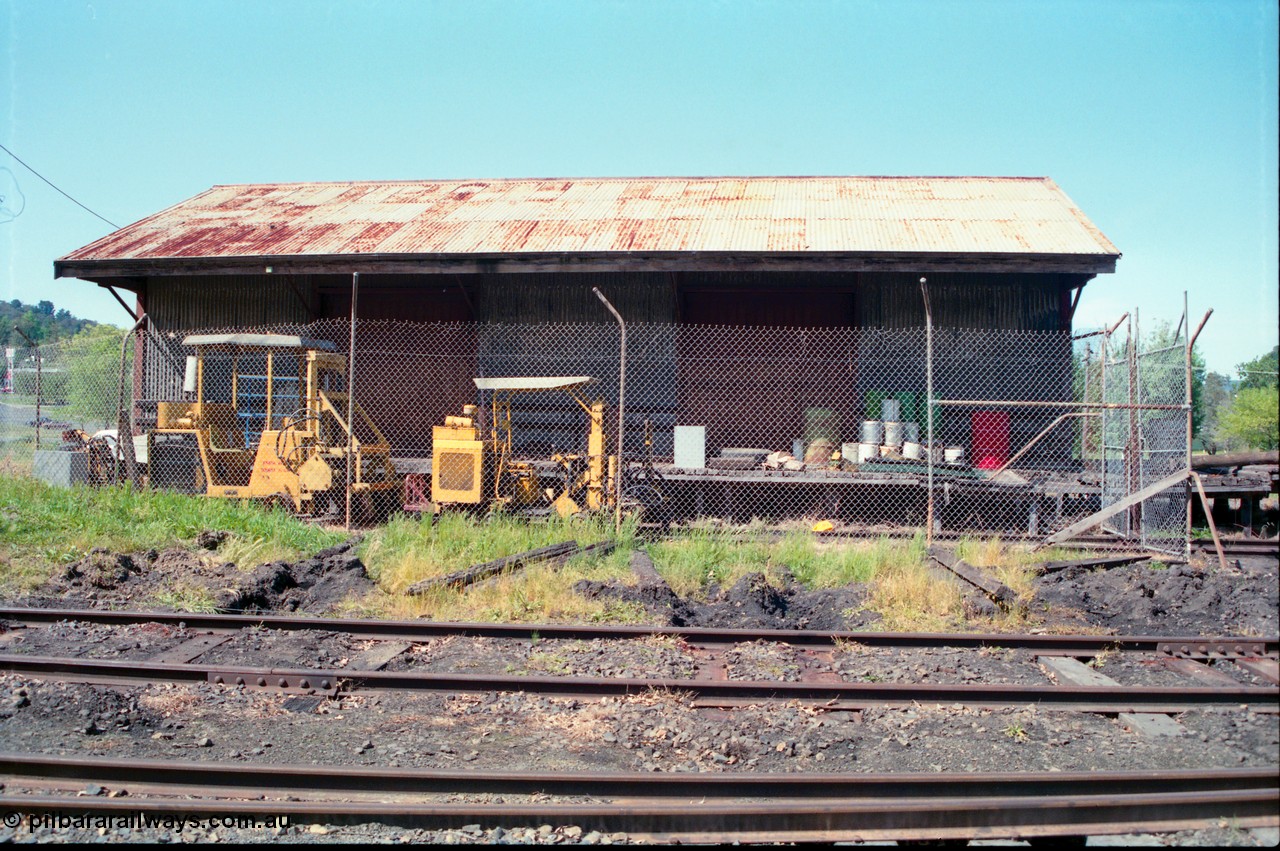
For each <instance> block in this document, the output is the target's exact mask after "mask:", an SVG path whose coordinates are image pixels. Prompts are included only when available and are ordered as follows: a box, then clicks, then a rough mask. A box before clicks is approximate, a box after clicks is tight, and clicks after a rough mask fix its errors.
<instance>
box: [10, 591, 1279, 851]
mask: <svg viewBox="0 0 1280 851" xmlns="http://www.w3.org/2000/svg"><path fill="white" fill-rule="evenodd" d="M0 624H3V627H4V631H3V632H0V671H5V672H8V673H10V674H14V675H17V676H18V677H19V678H20V679H21V680H23V681H26V682H31V681H32V680H62V681H72V682H87V683H105V684H108V685H127V686H131V687H140V686H142V687H145V686H150V685H154V684H159V683H185V684H189V685H197V686H198V687H199V688H200V689H205V690H207V689H213V690H214V692H212V693H214V694H216V693H218V690H223V689H226V690H236V691H244V692H249V691H263V690H265V691H276V692H282V693H284V694H286V695H289V696H297V695H302V694H306V695H309V696H310V697H309V698H307V699H310V700H324V699H325V698H327V697H342V696H343V695H344V694H346V693H351V692H357V693H359V692H368V693H371V694H377V693H379V692H382V693H387V692H435V693H444V694H455V693H473V694H475V693H501V692H514V691H519V692H526V693H534V694H541V695H557V696H562V697H569V696H571V697H577V698H585V699H589V700H594V699H599V698H601V697H603V696H619V695H626V694H637V693H645V692H651V691H653V690H655V689H659V690H666V691H676V692H680V693H682V695H683V696H685V697H687V698H688V703H689V705H690V706H692V707H695V708H696V709H698V711H702V710H704V709H712V710H714V709H719V710H720V711H723V709H724V708H726V707H727V708H730V709H732V708H733V707H735V706H742V705H754V706H766V707H767V706H770V705H772V704H773V703H775V702H776V703H778V704H779V705H782V704H784V703H785V704H795V703H797V702H799V703H803V704H806V705H808V706H809V707H811V708H812V709H813V711H815V712H819V713H823V712H827V711H831V712H837V711H840V710H854V711H863V710H867V709H871V708H880V709H886V708H887V709H890V710H895V711H897V710H903V711H915V710H918V709H919V708H920V707H925V706H931V705H932V706H938V707H947V708H954V707H961V706H963V707H969V708H982V707H986V708H991V709H993V710H996V709H999V708H1008V707H1015V706H1028V705H1034V706H1035V707H1037V709H1038V710H1052V711H1055V712H1075V713H1082V712H1083V713H1101V714H1105V715H1116V714H1122V713H1127V714H1126V715H1125V717H1127V718H1133V719H1135V720H1134V722H1133V723H1138V722H1140V721H1141V719H1144V718H1157V719H1164V722H1165V723H1175V722H1172V721H1170V720H1169V718H1168V715H1166V714H1162V713H1169V714H1175V715H1176V714H1179V713H1183V712H1186V711H1188V710H1206V709H1208V710H1213V711H1217V712H1222V713H1240V714H1241V717H1243V714H1244V713H1253V714H1256V713H1276V712H1278V711H1280V688H1278V687H1277V684H1276V683H1277V679H1278V678H1277V676H1276V666H1277V657H1278V656H1280V639H1277V638H1276V637H1248V636H1223V637H1215V638H1207V637H1199V636H1097V635H1012V634H936V633H904V634H892V633H861V632H807V631H762V630H710V629H676V628H649V627H622V626H586V627H583V626H570V625H502V624H449V623H438V622H426V621H399V622H397V621H365V620H347V619H325V618H299V617H286V616H277V615H264V616H244V615H192V614H173V613H152V612H110V611H99V610H75V609H64V610H54V609H20V608H13V607H9V608H0ZM90 627H91V628H92V629H94V630H98V632H97V633H93V634H95V635H99V636H101V637H102V639H101V641H100V642H99V643H100V644H101V643H104V642H105V641H106V637H107V636H111V635H116V634H117V633H118V634H120V635H124V636H130V635H140V634H142V633H146V634H148V635H156V634H162V635H165V636H170V638H169V639H167V640H170V641H171V646H165V647H160V648H159V649H157V648H156V647H149V648H148V649H147V650H146V651H145V652H141V651H140V652H139V653H138V655H136V656H129V654H128V653H125V654H122V655H121V654H114V653H111V654H110V657H109V658H90V655H91V654H92V653H94V652H98V653H101V652H105V651H102V650H101V648H100V647H98V646H96V645H95V646H86V647H83V648H81V651H82V653H81V655H71V654H69V653H63V654H61V655H43V654H40V653H34V652H28V653H24V652H21V650H22V649H23V648H24V646H25V645H28V644H30V645H32V646H40V645H39V642H37V641H29V640H28V639H34V638H36V637H38V636H41V635H53V634H54V633H57V632H58V631H59V630H60V631H61V633H59V634H65V635H68V636H72V637H74V636H75V635H79V634H82V633H80V632H77V630H83V629H88V628H90ZM45 631H48V632H45ZM131 631H132V632H131ZM303 631H307V634H308V635H315V634H325V635H343V636H349V637H354V638H358V639H359V644H360V645H361V646H363V647H364V648H365V650H364V651H362V652H364V653H365V654H366V655H365V656H364V658H365V659H372V660H375V661H374V662H371V663H369V664H368V665H367V667H360V666H357V667H354V668H353V667H328V668H323V667H314V668H297V667H288V666H284V665H260V664H259V665H251V664H241V663H236V662H234V661H228V659H227V658H226V655H225V654H224V656H223V657H221V660H220V661H219V660H217V659H215V660H214V661H209V660H208V659H207V658H204V657H207V656H210V655H212V654H211V653H210V651H212V650H213V649H215V648H219V647H224V648H225V647H227V646H231V645H232V644H233V643H234V642H235V640H236V639H237V638H238V637H243V636H246V635H253V636H254V637H255V638H256V639H258V640H264V641H265V640H268V639H272V638H276V637H285V638H287V637H290V636H298V635H299V634H300V633H302V632H303ZM655 636H656V637H660V638H662V639H664V640H665V641H668V642H671V643H672V646H674V647H678V648H679V649H680V651H681V652H682V653H687V654H688V655H689V656H691V657H692V658H693V659H694V660H696V666H695V670H694V671H693V672H692V673H691V674H690V675H689V676H688V677H685V678H672V677H667V678H662V679H659V678H628V677H616V676H614V677H589V676H571V675H564V676H531V675H499V674H493V673H489V674H458V673H439V672H426V671H421V670H415V669H414V667H413V666H412V665H409V666H405V667H403V668H402V669H399V670H385V668H386V667H387V663H388V662H389V661H390V660H393V659H396V658H397V656H398V655H399V654H400V653H402V652H403V649H404V648H406V647H410V646H414V645H418V644H426V643H429V642H432V641H437V640H442V639H447V640H449V641H452V642H458V641H468V640H476V641H488V642H495V641H496V642H499V643H501V642H510V643H509V644H500V645H497V646H501V647H507V648H510V647H516V646H519V645H535V646H537V647H539V648H542V647H555V646H569V645H572V644H574V643H581V642H602V641H614V642H622V643H628V642H638V641H643V640H645V639H652V638H653V637H655ZM20 639H22V640H20ZM759 642H765V643H769V644H777V645H785V646H787V647H789V648H791V649H792V650H794V651H795V653H796V654H797V658H799V659H800V660H801V662H802V664H801V666H800V675H799V676H798V678H797V679H796V680H794V681H786V680H768V681H765V680H739V679H733V678H731V677H729V676H728V675H727V674H726V670H727V661H726V660H727V658H728V654H730V653H732V652H733V650H734V648H737V647H741V646H743V645H744V644H751V645H755V644H758V643H759ZM125 644H126V645H127V644H128V643H127V642H125ZM128 646H133V645H128ZM451 646H452V645H451ZM850 647H859V648H862V650H861V651H860V652H866V653H870V654H873V655H874V654H879V653H881V652H883V653H912V652H932V651H934V650H936V649H938V648H952V649H958V650H960V651H961V652H962V653H965V654H976V653H983V652H989V651H991V649H992V648H999V649H1001V652H1005V651H1017V653H1019V654H1022V655H1023V656H1025V657H1026V658H1027V659H1029V660H1032V662H1033V663H1039V664H1040V665H1042V666H1050V667H1052V668H1053V670H1055V671H1060V672H1063V673H1066V674H1071V672H1072V670H1073V666H1074V668H1076V669H1084V668H1085V666H1083V665H1082V664H1081V663H1080V662H1079V660H1080V659H1087V658H1095V659H1096V658H1102V657H1106V656H1107V655H1108V654H1110V655H1111V657H1112V658H1114V657H1117V656H1118V657H1123V658H1124V659H1128V660H1137V662H1140V663H1141V664H1142V665H1143V666H1146V667H1148V668H1160V669H1162V670H1166V669H1167V672H1168V673H1169V674H1170V675H1173V674H1177V675H1179V676H1182V677H1185V681H1183V682H1182V683H1181V684H1179V685H1176V686H1158V687H1157V686H1135V685H1129V686H1122V685H1119V684H1116V683H1110V684H1099V683H1098V682H1095V681H1093V680H1088V679H1086V680H1085V681H1084V682H1085V683H1086V684H1080V683H1079V682H1073V681H1072V680H1071V679H1070V677H1068V678H1066V679H1062V678H1059V679H1058V680H1057V682H1056V684H1054V683H1050V682H1048V680H1047V679H1046V678H1045V677H1044V676H1043V674H1041V676H1040V680H1039V682H1038V683H1034V684H1029V683H967V682H961V683H922V682H907V683H886V682H847V681H844V680H842V679H841V677H840V675H839V673H838V671H837V670H836V669H835V668H833V667H832V665H831V663H832V662H833V660H834V659H835V658H836V657H837V656H839V654H840V653H843V652H847V651H848V649H849V648H850ZM384 651H385V652H384ZM1020 658H1021V657H1020ZM1032 667H1034V664H1033V665H1032ZM1090 670H1092V669H1090ZM1104 670H1105V668H1104ZM1225 670H1231V671H1234V672H1235V673H1236V674H1237V676H1235V677H1233V676H1229V675H1228V674H1226V673H1224V671H1225ZM1246 675H1247V676H1246ZM1089 676H1095V677H1097V676H1099V675H1098V674H1096V672H1095V673H1092V674H1089ZM1099 678H1100V677H1099ZM197 693H198V694H199V693H203V694H206V695H208V694H210V692H208V691H203V692H197ZM712 717H714V713H712ZM8 723H10V724H12V723H14V722H13V721H9V722H8ZM10 741H13V740H12V739H11V740H10ZM0 782H2V783H3V786H2V787H0V811H3V812H4V813H5V814H21V815H22V817H23V818H25V819H27V822H26V823H27V824H35V823H39V822H38V820H39V819H41V818H46V817H50V816H52V815H54V814H58V815H62V816H65V814H68V813H73V814H83V815H85V816H91V817H94V818H100V819H111V820H116V821H115V822H112V823H123V822H120V821H119V820H120V819H126V818H127V819H133V821H130V822H128V823H129V824H131V825H138V824H146V823H147V820H148V819H151V820H164V819H173V818H178V817H183V818H194V817H205V818H230V819H233V820H234V819H245V818H259V819H263V818H277V819H278V818H280V817H284V818H286V819H288V820H289V821H290V822H291V823H295V824H300V823H308V822H313V823H314V822H320V823H325V824H333V825H341V824H356V823H365V822H381V823H385V824H390V825H397V826H403V827H415V828H424V829H446V828H452V829H457V828H461V827H463V826H465V825H474V824H482V825H486V826H488V827H494V826H506V827H516V826H528V825H539V824H552V825H578V826H580V827H581V828H583V829H586V830H601V831H626V832H628V833H629V834H633V835H639V836H648V837H654V838H658V839H680V840H684V841H724V840H740V841H834V840H864V841H878V840H885V839H896V840H912V839H919V840H924V839H930V840H937V839H957V840H960V839H974V838H1014V837H1017V838H1032V839H1035V838H1040V837H1045V838H1048V837H1081V836H1084V835H1091V834H1108V833H1133V832H1166V831H1174V830H1184V829H1196V828H1202V827H1204V826H1206V825H1212V824H1217V823H1219V822H1220V821H1221V820H1223V819H1226V820H1229V821H1230V823H1231V824H1234V825H1237V826H1239V827H1264V826H1276V825H1277V824H1280V818H1277V816H1276V813H1277V812H1280V780H1278V779H1277V775H1276V772H1275V770H1274V766H1267V767H1265V768H1261V769H1258V768H1241V769H1218V770H1194V771H1188V770H1158V771H1104V772H1098V771H1090V772H1075V773H1073V772H1044V773H1036V772H1027V773H1007V772H1006V773H983V772H963V773H957V772H944V771H939V772H937V773H894V774H885V773H854V772H844V773H808V772H797V773H790V772H788V773H785V774H781V773H777V772H765V771H761V772H754V771H750V770H745V771H744V770H738V771H723V772H710V773H702V772H688V773H682V772H678V771H677V772H671V771H663V772H656V773H653V772H638V773H604V772H596V773H581V772H563V771H559V772H542V773H537V772H519V771H501V772H485V771H477V770H475V768H474V767H472V766H464V767H462V768H460V769H457V770H455V769H453V768H449V767H446V768H444V769H423V768H373V767H369V766H363V765H342V766H340V767H338V766H334V767H324V766H307V765H270V764H256V763H248V764H246V763H245V762H216V761H199V760H195V761H185V760H163V761H160V760H154V759H152V760H149V761H148V760H139V759H131V758H127V757H121V756H116V755H112V756H111V758H109V759H108V758H105V757H75V758H72V757H65V756H62V757H59V756H49V755H47V754H37V753H25V752H22V753H0ZM85 784H94V785H96V786H98V787H101V788H102V789H103V790H108V789H109V790H110V791H111V792H112V793H114V794H121V793H123V794H124V797H107V796H105V795H102V796H92V795H90V796H85V795H83V794H79V793H80V791H81V790H83V788H84V786H85ZM32 819H35V820H37V821H35V822H33V821H32ZM139 820H141V821H139Z"/></svg>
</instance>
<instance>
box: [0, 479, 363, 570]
mask: <svg viewBox="0 0 1280 851" xmlns="http://www.w3.org/2000/svg"><path fill="white" fill-rule="evenodd" d="M206 529H218V530H225V531H227V532H230V533H231V538H230V539H229V540H228V541H227V543H226V544H224V545H223V549H222V550H221V551H220V553H219V558H222V559H225V560H227V561H235V562H236V563H237V564H240V565H241V566H244V567H253V566H254V565H256V564H259V563H261V562H264V561H271V560H275V559H296V558H298V557H301V556H303V555H309V554H311V553H314V552H316V551H318V550H320V549H323V548H325V547H330V546H333V545H334V544H337V543H340V542H341V541H343V540H344V539H345V538H346V535H345V533H343V532H341V531H333V530H325V529H320V528H317V527H315V526H310V525H307V524H305V523H303V522H301V521H299V520H297V519H295V518H293V517H291V516H289V515H287V514H285V513H283V512H275V511H264V510H263V509H261V508H260V507H258V506H256V505H253V504H251V503H244V502H239V501H235V500H223V499H209V498H205V497H195V496H187V495H184V494H174V493H164V492H155V491H147V490H142V489H129V488H126V487H123V486H116V487H99V488H94V487H88V486H86V485H77V486H74V487H70V488H60V487H54V486H52V485H47V484H44V483H43V482H39V481H37V480H35V479H32V478H29V477H25V476H21V475H12V474H9V473H0V584H17V585H19V586H30V584H31V583H32V582H33V581H35V582H38V581H40V579H42V578H43V577H44V576H47V574H48V571H49V569H50V568H51V567H58V566H62V565H66V564H69V563H71V562H73V561H76V560H77V559H80V558H83V557H84V556H85V555H86V554H87V553H88V552H89V550H91V549H93V548H94V547H105V548H106V549H108V550H111V551H112V552H136V551H139V550H149V549H164V548H167V547H184V548H188V549H190V548H192V547H193V544H194V540H195V537H196V536H197V535H198V534H199V533H200V532H202V531H204V530H206ZM36 577H39V578H40V579H37V578H36Z"/></svg>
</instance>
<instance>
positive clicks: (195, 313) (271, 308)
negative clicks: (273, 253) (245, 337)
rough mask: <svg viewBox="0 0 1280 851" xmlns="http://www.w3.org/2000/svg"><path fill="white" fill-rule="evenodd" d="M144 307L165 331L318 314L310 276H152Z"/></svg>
mask: <svg viewBox="0 0 1280 851" xmlns="http://www.w3.org/2000/svg"><path fill="white" fill-rule="evenodd" d="M143 304H145V305H146V310H147V315H148V316H150V317H151V318H152V321H153V322H154V323H155V325H156V326H157V327H158V328H160V329H162V330H163V331H181V330H184V329H189V328H237V327H244V326H249V325H279V324H282V323H285V324H287V323H293V322H310V321H311V320H312V319H314V318H315V315H316V313H315V308H316V294H315V288H314V284H313V282H312V280H311V276H309V275H193V276H190V277H155V278H149V279H148V280H147V285H146V290H145V291H144V293H143Z"/></svg>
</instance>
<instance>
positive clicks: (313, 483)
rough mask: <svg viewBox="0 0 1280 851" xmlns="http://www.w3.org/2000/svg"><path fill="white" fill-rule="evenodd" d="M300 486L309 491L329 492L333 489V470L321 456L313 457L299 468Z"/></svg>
mask: <svg viewBox="0 0 1280 851" xmlns="http://www.w3.org/2000/svg"><path fill="white" fill-rule="evenodd" d="M298 484H299V485H300V486H301V487H302V489H303V490H307V491H312V492H316V491H327V490H328V489H329V488H331V487H333V470H331V469H329V465H328V464H326V463H325V462H324V461H323V460H322V459H321V458H320V457H319V456H317V455H312V456H311V457H310V458H308V459H307V460H306V461H305V462H304V463H303V464H302V466H301V467H299V468H298Z"/></svg>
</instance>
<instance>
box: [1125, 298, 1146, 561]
mask: <svg viewBox="0 0 1280 851" xmlns="http://www.w3.org/2000/svg"><path fill="white" fill-rule="evenodd" d="M1128 332H1129V333H1128V338H1129V339H1128V345H1127V347H1126V350H1125V362H1126V364H1127V365H1128V375H1129V381H1128V394H1129V395H1128V399H1129V404H1130V405H1132V404H1134V390H1135V388H1134V385H1135V384H1136V383H1137V381H1138V343H1139V341H1140V340H1141V339H1142V333H1141V329H1140V328H1139V326H1138V310H1137V308H1134V311H1133V319H1132V321H1130V322H1129V326H1128ZM1126 410H1128V412H1129V434H1128V435H1127V436H1126V437H1125V442H1124V490H1125V493H1126V494H1132V493H1133V492H1134V491H1136V490H1140V488H1138V487H1136V484H1135V483H1136V482H1137V480H1138V475H1137V470H1136V469H1135V464H1136V463H1137V460H1138V458H1137V453H1138V445H1137V441H1138V415H1137V411H1136V410H1135V409H1133V408H1127V409H1126ZM1139 505H1140V503H1135V504H1132V505H1131V506H1130V508H1129V510H1128V511H1127V512H1126V514H1125V516H1126V518H1127V520H1128V525H1127V526H1126V527H1125V532H1126V534H1129V535H1133V534H1134V531H1135V527H1136V531H1137V532H1138V536H1139V538H1141V536H1142V526H1141V515H1140V514H1139V513H1138V512H1139V511H1140V510H1141V509H1140V508H1139Z"/></svg>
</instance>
